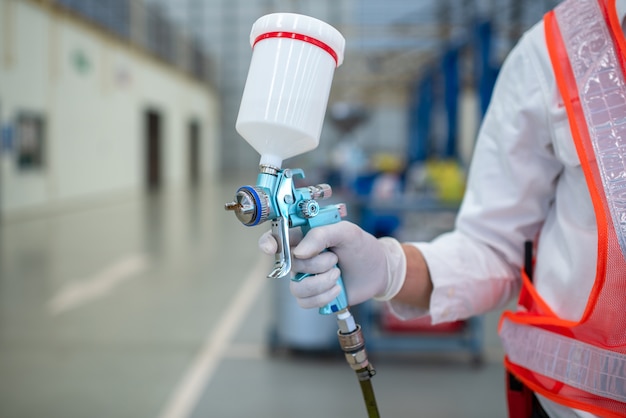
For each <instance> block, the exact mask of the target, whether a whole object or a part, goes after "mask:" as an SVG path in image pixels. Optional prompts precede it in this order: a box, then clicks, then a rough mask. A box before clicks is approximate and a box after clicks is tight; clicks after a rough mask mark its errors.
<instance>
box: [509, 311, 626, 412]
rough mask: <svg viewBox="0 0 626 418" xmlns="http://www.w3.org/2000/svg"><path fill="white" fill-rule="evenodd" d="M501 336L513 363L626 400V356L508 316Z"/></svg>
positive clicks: (586, 390) (625, 401)
mask: <svg viewBox="0 0 626 418" xmlns="http://www.w3.org/2000/svg"><path fill="white" fill-rule="evenodd" d="M500 337H501V338H502V342H503V346H504V351H505V352H506V355H507V356H508V358H509V360H510V361H512V362H513V363H515V364H518V365H520V366H523V367H525V368H527V369H530V370H533V371H535V372H537V373H540V374H542V375H543V376H547V377H550V378H552V379H554V380H558V381H559V382H563V383H565V384H567V385H570V386H572V387H575V388H578V389H580V390H584V391H585V392H589V393H593V394H594V395H598V396H603V397H605V398H609V399H614V400H616V401H619V402H624V403H626V356H625V355H623V354H620V353H615V352H613V351H609V350H603V349H601V348H598V347H596V346H593V345H591V344H586V343H583V342H581V341H578V340H574V339H572V338H568V337H565V336H563V335H560V334H555V333H554V332H549V331H546V330H544V329H541V328H537V327H532V326H527V325H519V324H516V323H514V322H511V321H509V320H506V319H505V320H503V321H502V324H501V327H500Z"/></svg>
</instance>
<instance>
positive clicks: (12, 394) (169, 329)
mask: <svg viewBox="0 0 626 418" xmlns="http://www.w3.org/2000/svg"><path fill="white" fill-rule="evenodd" d="M244 177H245V178H244ZM254 180H255V178H254V175H251V176H250V177H247V176H242V178H241V179H238V178H236V177H232V176H229V180H228V181H224V182H223V183H224V184H223V185H218V184H206V185H204V186H202V187H201V188H199V189H197V190H193V191H189V190H178V191H168V192H162V193H160V194H152V195H146V196H141V197H133V198H128V197H127V198H119V199H111V200H107V201H102V202H99V203H98V204H97V205H94V204H78V203H77V204H76V205H73V206H72V207H67V208H65V209H63V210H60V211H52V212H48V213H45V214H44V213H40V214H29V215H28V216H22V217H17V218H12V219H10V220H8V221H5V222H4V223H2V224H0V418H56V417H58V418H83V417H84V418H87V417H89V418H100V417H107V418H108V417H116V418H125V417H128V418H147V417H161V418H184V417H195V418H200V417H215V418H241V417H255V418H263V417H300V418H306V417H311V418H313V417H316V418H317V417H320V416H321V417H346V418H347V417H365V416H367V414H366V412H365V407H364V406H363V402H362V399H361V395H360V391H359V385H358V383H357V381H356V378H355V376H354V374H353V373H352V371H351V370H350V369H349V367H348V366H347V365H346V364H345V362H344V360H343V359H342V357H341V356H340V355H339V354H337V353H336V352H335V351H334V350H332V349H329V350H327V351H325V350H319V349H316V350H301V349H298V350H295V349H289V348H290V347H287V348H288V349H287V350H283V349H282V348H285V347H282V346H280V347H278V348H279V349H277V347H276V342H275V341H273V337H272V336H271V335H272V330H274V331H275V328H276V325H275V324H276V322H277V318H276V316H277V314H276V312H277V311H276V306H275V305H276V303H277V302H276V300H277V298H276V294H275V293H276V292H279V291H280V290H277V289H278V288H277V287H276V286H279V285H277V284H275V283H271V282H269V279H265V278H264V273H265V272H267V271H268V268H269V265H270V260H268V259H267V258H266V257H263V256H261V255H260V254H259V252H258V250H257V248H256V241H257V238H258V236H259V235H260V234H261V233H262V232H263V231H262V230H261V229H254V228H245V227H243V226H242V225H241V224H239V222H237V221H236V219H235V218H234V216H233V215H232V214H230V213H226V212H225V211H224V210H223V204H224V203H225V202H226V201H228V200H230V199H231V198H232V196H233V193H234V191H235V189H236V188H237V187H238V186H239V185H240V184H243V183H250V182H254ZM240 181H242V182H243V183H241V182H240ZM497 317H498V315H497V313H493V314H489V315H487V316H486V317H485V318H484V335H482V336H481V343H482V359H483V361H482V364H481V365H479V366H477V365H476V364H473V362H472V361H471V359H470V357H469V356H466V355H465V353H463V352H458V353H456V352H452V353H447V352H440V350H437V349H434V350H432V351H424V350H415V351H414V350H412V349H411V348H410V345H409V347H408V348H407V349H404V350H400V351H397V350H396V351H393V352H386V351H385V350H375V351H374V352H373V353H370V359H371V360H372V362H373V363H374V365H375V366H376V369H377V371H378V374H377V375H376V376H375V377H374V378H373V380H372V382H373V385H374V389H375V393H376V397H377V401H378V407H379V409H380V412H381V416H383V417H394V418H401V417H425V418H444V417H464V418H471V417H476V418H478V417H481V418H485V417H488V418H489V417H493V418H496V417H503V416H505V400H504V389H503V385H502V382H503V368H502V366H501V363H500V361H501V357H502V352H501V349H500V347H499V344H498V340H497V337H496V335H495V327H496V324H497ZM357 319H358V317H357ZM365 326H366V325H364V327H365ZM367 326H373V325H371V324H368V325H367ZM287 345H288V344H287Z"/></svg>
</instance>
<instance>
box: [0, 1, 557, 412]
mask: <svg viewBox="0 0 626 418" xmlns="http://www.w3.org/2000/svg"><path fill="white" fill-rule="evenodd" d="M557 3H558V1H557V0H535V1H532V2H523V1H516V0H415V1H406V0H384V1H383V0H168V1H166V0H0V417H2V418H13V417H64V418H65V417H67V418H69V417H137V418H140V417H181V418H183V417H188V416H190V417H191V416H193V417H220V418H221V417H243V416H254V417H266V416H267V417H270V416H285V417H286V416H297V417H309V416H310V417H314V416H315V417H317V416H323V415H329V416H345V417H360V416H366V414H365V409H364V407H363V401H362V399H361V397H360V396H361V395H360V393H359V389H358V384H357V381H356V379H355V378H354V375H353V373H352V372H351V371H350V369H349V367H348V366H347V365H346V364H345V362H344V360H343V357H342V355H341V354H339V353H338V351H337V350H338V345H337V342H336V338H335V335H334V333H335V331H336V325H335V323H334V320H333V319H332V318H324V317H321V316H319V315H317V313H316V312H310V311H303V310H301V309H299V308H298V307H297V306H296V305H295V303H294V302H293V300H292V298H291V297H290V295H289V294H288V290H287V288H286V287H285V285H286V284H285V283H284V282H283V281H277V282H271V281H269V279H266V278H265V275H266V274H267V272H268V271H269V269H270V267H271V260H268V259H267V258H266V257H262V256H261V255H260V254H259V251H258V249H257V246H256V242H257V239H258V237H259V236H260V235H261V233H262V232H263V231H264V230H265V229H264V228H263V227H262V228H258V229H255V228H244V227H243V226H242V225H241V224H240V223H239V222H238V221H237V220H236V219H235V218H234V217H232V214H228V213H226V212H225V211H224V209H223V207H224V203H226V202H228V201H230V200H232V197H233V195H234V193H235V191H236V190H237V188H238V187H239V186H241V185H244V184H254V182H255V179H256V174H257V172H258V162H259V155H258V154H257V153H256V151H254V150H253V149H252V147H250V145H249V144H248V143H247V142H246V141H244V140H243V139H242V138H241V137H240V136H239V135H238V134H237V132H236V131H235V120H236V118H237V112H238V109H239V103H240V99H241V95H242V91H243V86H244V83H245V80H246V75H247V72H248V66H249V63H250V57H251V54H252V50H251V47H250V40H249V34H250V28H251V27H252V24H253V23H254V21H255V20H256V19H257V18H259V17H260V16H262V15H264V14H267V13H273V12H293V13H301V14H306V15H310V16H313V17H316V18H318V19H320V20H323V21H325V22H327V23H330V24H331V25H333V26H334V27H336V28H337V29H338V30H339V31H340V32H341V33H342V34H343V35H344V36H345V38H346V51H345V59H344V63H343V65H341V66H340V67H339V68H337V70H336V71H335V75H334V79H333V84H332V89H331V94H330V99H329V102H328V107H327V113H326V120H325V123H324V127H323V129H322V133H321V139H320V145H319V146H318V148H317V149H316V150H314V151H311V152H309V153H306V154H304V155H300V156H297V157H294V158H293V159H289V160H287V161H285V163H284V164H283V166H284V167H300V168H303V169H304V170H305V172H306V173H307V182H310V184H313V183H319V182H325V183H329V184H330V185H331V186H332V187H333V191H334V196H333V199H336V200H337V201H343V202H345V203H347V205H348V218H349V219H350V220H352V221H354V222H358V223H359V224H360V225H361V226H362V227H363V228H364V229H366V230H367V231H369V232H371V233H372V234H374V235H376V236H384V235H393V236H395V237H397V238H399V239H402V240H413V241H416V240H427V239H431V238H433V237H434V236H436V235H437V234H439V233H442V232H445V231H447V230H449V229H450V228H452V225H453V221H454V215H455V213H456V209H457V208H458V204H459V202H460V200H461V198H462V196H463V191H464V184H465V173H466V169H467V167H468V164H469V162H470V161H471V155H472V149H473V145H474V140H475V137H476V133H477V130H478V127H479V125H480V121H481V119H482V116H483V114H484V112H485V110H486V108H487V106H488V103H489V99H490V97H491V91H492V88H493V85H494V83H495V80H496V77H497V74H498V70H499V68H500V66H501V64H502V61H503V60H504V58H505V57H506V55H507V53H508V52H509V51H510V50H511V48H512V47H513V46H514V45H515V43H516V42H517V40H518V39H519V38H520V37H521V36H522V35H523V33H524V31H526V30H527V29H528V28H530V27H531V26H532V25H533V24H534V23H536V22H537V21H539V20H540V19H541V18H542V16H543V14H544V13H545V12H546V11H547V10H549V9H551V8H553V7H554V6H555V5H556V4H557ZM356 314H357V320H358V321H359V322H360V323H361V324H362V326H363V329H364V332H365V334H366V338H367V346H368V351H369V352H370V355H371V360H372V361H373V362H374V365H375V366H376V367H377V369H378V372H379V373H378V375H377V376H376V377H375V378H374V379H373V383H374V387H375V390H376V394H377V397H378V399H379V407H380V410H381V413H382V416H392V417H405V416H406V417H409V416H411V417H414V416H424V417H460V416H463V417H500V416H505V414H506V411H505V398H504V386H503V383H502V382H503V376H504V375H503V373H504V371H503V368H502V366H501V360H502V352H501V349H500V347H499V343H498V339H497V336H496V327H497V321H498V314H499V313H498V312H494V313H490V314H488V315H485V316H484V317H477V318H470V319H468V320H466V321H459V322H457V323H454V324H448V325H446V326H439V327H432V326H430V325H429V324H428V323H427V322H424V321H409V322H400V321H398V320H396V319H394V318H393V317H392V316H391V315H390V314H389V313H388V312H387V311H386V308H385V307H384V306H379V305H376V304H373V303H367V304H364V305H362V306H359V307H357V308H356ZM329 319H330V321H329ZM451 399H453V401H451Z"/></svg>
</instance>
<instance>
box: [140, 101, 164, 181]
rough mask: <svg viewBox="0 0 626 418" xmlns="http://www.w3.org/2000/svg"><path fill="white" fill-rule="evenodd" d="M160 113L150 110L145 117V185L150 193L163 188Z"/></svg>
mask: <svg viewBox="0 0 626 418" xmlns="http://www.w3.org/2000/svg"><path fill="white" fill-rule="evenodd" d="M162 125H163V123H162V120H161V115H160V113H159V112H157V111H156V110H153V109H148V110H146V112H145V115H144V142H145V145H144V149H145V184H146V189H147V190H148V191H157V190H159V189H160V188H161V131H162V128H163V127H162Z"/></svg>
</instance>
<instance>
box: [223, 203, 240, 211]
mask: <svg viewBox="0 0 626 418" xmlns="http://www.w3.org/2000/svg"><path fill="white" fill-rule="evenodd" d="M240 208H241V204H239V203H237V202H229V203H226V204H225V205H224V209H225V210H238V209H240Z"/></svg>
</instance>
